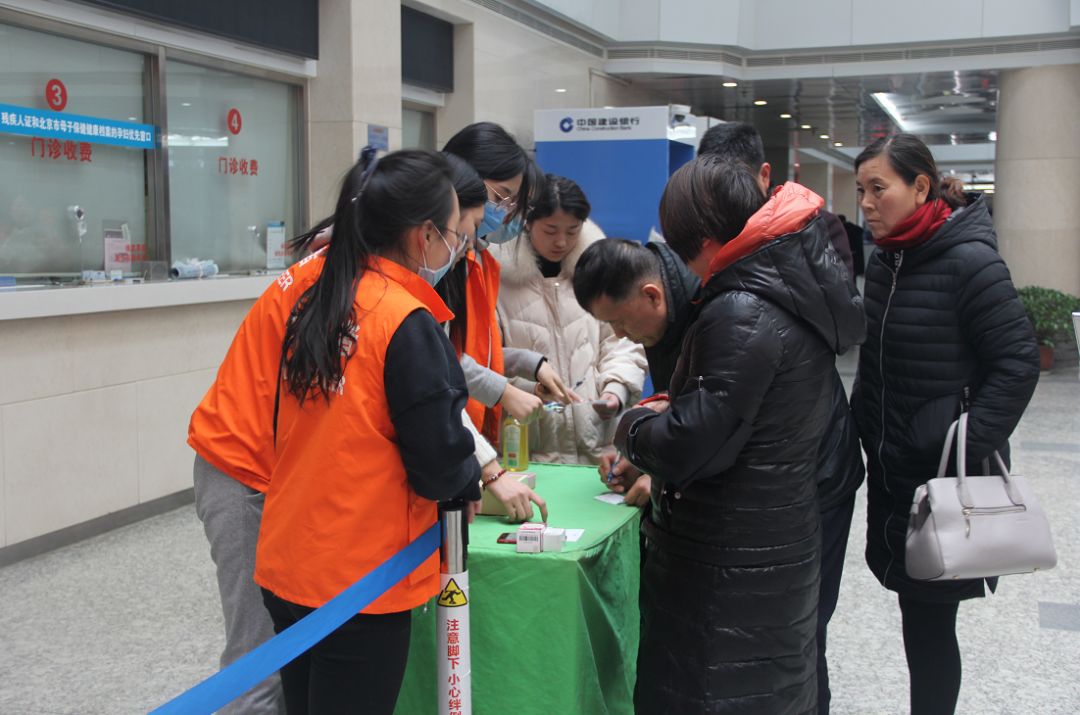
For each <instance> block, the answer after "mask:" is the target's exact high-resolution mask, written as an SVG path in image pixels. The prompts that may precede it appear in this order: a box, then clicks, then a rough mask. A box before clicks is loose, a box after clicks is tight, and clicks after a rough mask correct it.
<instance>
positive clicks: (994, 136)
mask: <svg viewBox="0 0 1080 715" xmlns="http://www.w3.org/2000/svg"><path fill="white" fill-rule="evenodd" d="M986 138H987V139H989V140H990V141H992V142H996V141H997V132H990V133H989V134H987V135H986Z"/></svg>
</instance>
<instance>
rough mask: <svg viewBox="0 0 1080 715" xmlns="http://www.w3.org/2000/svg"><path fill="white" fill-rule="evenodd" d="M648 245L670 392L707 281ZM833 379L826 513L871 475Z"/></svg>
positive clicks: (658, 382) (661, 247)
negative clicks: (662, 313) (662, 314)
mask: <svg viewBox="0 0 1080 715" xmlns="http://www.w3.org/2000/svg"><path fill="white" fill-rule="evenodd" d="M822 215H823V216H824V219H825V222H826V226H827V227H828V228H829V242H830V243H831V244H832V245H833V248H835V247H836V242H835V240H834V236H833V235H832V234H833V233H834V231H833V230H832V227H831V226H830V223H831V219H834V218H835V217H833V216H832V214H827V213H825V212H822ZM835 220H836V221H839V219H835ZM645 247H646V248H648V249H649V250H650V251H652V252H653V253H654V254H656V257H657V258H658V259H659V261H660V277H661V280H663V282H664V292H665V294H666V296H667V305H668V327H667V330H666V331H665V332H664V336H663V337H662V338H661V339H660V341H659V342H658V343H657V344H656V345H653V346H652V347H647V348H645V357H646V358H647V359H648V361H649V375H650V377H651V378H652V384H653V389H655V390H656V391H657V392H665V391H667V390H668V387H669V385H670V383H671V374H672V372H674V370H675V363H676V362H677V361H678V359H679V355H680V353H682V344H683V339H684V338H685V337H686V330H687V328H689V327H690V325H691V324H692V322H693V320H694V318H695V317H696V315H697V305H696V304H694V303H693V302H692V301H693V299H694V297H695V296H696V294H697V291H698V290H699V288H700V287H701V281H699V280H698V278H697V276H695V275H694V274H693V272H692V271H691V270H690V269H689V268H688V267H687V265H686V263H685V262H684V261H683V260H682V259H681V258H679V257H678V256H677V255H676V254H675V252H674V251H673V250H671V247H670V246H668V245H667V244H666V243H664V242H662V241H650V242H649V243H647V244H645ZM840 259H841V261H843V260H844V257H843V256H842V255H841V256H840ZM845 268H846V262H845ZM828 379H829V381H830V382H831V384H832V407H831V412H830V418H829V427H828V428H827V429H826V430H825V437H824V439H823V441H822V443H821V446H820V448H819V451H818V460H819V461H818V476H817V481H818V506H819V507H820V508H821V511H822V513H824V512H827V511H829V510H831V509H834V508H836V507H838V506H840V504H842V503H844V502H845V501H846V500H848V499H850V498H852V496H853V495H854V494H855V492H857V491H858V490H859V487H860V486H861V485H862V481H863V476H864V475H865V474H866V469H865V467H864V466H863V459H862V450H861V449H860V448H859V435H858V432H857V431H856V429H855V420H854V419H853V418H852V415H851V409H850V408H849V407H848V397H847V393H846V392H845V391H844V384H843V382H842V381H841V379H840V374H839V373H838V372H837V371H836V370H835V369H834V370H833V371H832V374H831V375H830V376H829V378H828Z"/></svg>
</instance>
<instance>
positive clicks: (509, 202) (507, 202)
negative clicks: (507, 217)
mask: <svg viewBox="0 0 1080 715" xmlns="http://www.w3.org/2000/svg"><path fill="white" fill-rule="evenodd" d="M487 187H488V190H489V191H491V193H493V194H495V198H496V199H498V201H493V202H492V203H493V204H495V206H496V207H498V208H500V209H506V210H507V211H513V210H514V208H515V207H516V206H517V199H515V198H514V197H513V196H503V195H502V194H500V193H499V191H498V189H496V188H495V187H494V186H492V185H491V184H488V185H487Z"/></svg>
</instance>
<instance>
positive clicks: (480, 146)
mask: <svg viewBox="0 0 1080 715" xmlns="http://www.w3.org/2000/svg"><path fill="white" fill-rule="evenodd" d="M443 151H444V152H447V153H450V154H456V155H457V156H460V157H461V158H462V159H464V160H465V161H467V162H469V164H470V165H472V167H473V168H474V169H476V173H478V174H479V175H480V178H482V179H484V180H486V181H506V180H507V179H512V178H514V177H515V176H517V175H518V174H521V189H520V191H518V199H517V206H516V207H515V208H514V211H513V212H512V214H511V216H521V217H522V218H524V217H525V212H526V211H527V210H528V208H527V207H528V204H529V201H530V200H531V199H532V192H533V191H534V189H533V188H532V182H531V181H530V178H531V177H530V172H529V164H530V163H531V161H532V160H531V159H529V155H528V154H526V153H525V150H524V149H522V148H521V146H520V145H519V144H518V143H517V142H516V141H515V140H514V137H513V136H511V134H510V133H509V132H508V131H506V130H505V129H503V128H502V127H500V126H499V125H498V124H495V123H494V122H477V123H475V124H470V125H469V126H467V127H465V128H464V129H462V130H461V131H459V132H458V133H457V134H455V135H454V136H452V137H450V141H448V142H446V146H444V147H443Z"/></svg>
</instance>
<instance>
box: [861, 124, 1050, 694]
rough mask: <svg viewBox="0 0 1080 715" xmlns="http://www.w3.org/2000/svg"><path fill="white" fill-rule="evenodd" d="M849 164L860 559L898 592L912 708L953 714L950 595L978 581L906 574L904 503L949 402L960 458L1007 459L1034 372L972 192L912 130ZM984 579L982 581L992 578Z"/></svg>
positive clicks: (1031, 350) (1023, 325)
mask: <svg viewBox="0 0 1080 715" xmlns="http://www.w3.org/2000/svg"><path fill="white" fill-rule="evenodd" d="M855 172H856V186H857V191H858V196H859V204H860V207H861V208H862V210H863V213H864V214H865V216H866V221H867V223H868V224H869V227H870V231H871V232H872V234H873V237H874V243H875V244H877V248H876V249H875V251H874V253H873V255H872V256H871V257H870V260H869V262H868V264H867V268H866V290H865V296H866V318H867V338H866V343H865V344H864V345H863V347H862V351H861V352H860V354H859V371H858V377H857V378H856V382H855V389H854V390H853V391H852V407H853V410H854V414H855V419H856V422H857V424H858V428H859V436H860V438H861V439H862V443H863V449H864V450H865V451H866V455H867V462H866V469H867V479H866V482H867V488H868V497H869V504H868V508H867V531H866V533H867V544H866V560H867V563H868V564H869V565H870V568H871V570H872V571H873V572H874V575H875V576H877V578H878V580H879V581H881V583H882V585H883V586H885V588H888V589H890V590H892V591H895V592H896V593H897V594H898V596H899V601H900V615H901V618H902V621H903V636H904V650H905V653H906V655H907V663H908V671H909V674H910V684H911V712H912V713H913V715H926V714H928V713H933V714H937V713H952V712H953V710H954V709H955V707H956V701H957V697H958V695H959V692H960V650H959V646H958V644H957V639H956V614H957V610H958V606H959V602H960V601H962V600H965V599H969V598H977V597H980V596H982V595H983V594H984V586H983V583H984V582H983V579H977V580H963V581H948V582H945V581H916V580H914V579H912V578H910V577H909V576H908V575H907V572H906V570H905V563H904V544H905V537H906V530H907V525H908V512H909V511H910V509H911V502H912V498H913V495H914V493H915V490H916V488H917V487H919V486H920V485H921V484H924V483H925V482H926V480H927V478H928V477H930V476H932V475H934V474H935V473H936V468H937V464H938V460H939V459H940V456H941V452H942V448H943V447H944V442H945V432H946V430H947V429H948V427H949V425H950V424H951V423H952V422H953V421H954V420H956V419H957V417H958V416H959V415H960V413H961V412H967V413H968V415H969V418H968V425H969V428H968V429H969V433H968V442H967V452H968V454H967V463H968V465H979V464H981V463H982V461H983V460H984V459H986V458H987V457H989V456H990V453H991V452H993V451H994V450H997V451H999V452H1001V453H1002V454H1003V455H1005V456H1006V459H1007V450H1008V441H1007V440H1008V438H1009V435H1010V434H1011V433H1012V431H1013V429H1014V428H1015V427H1016V424H1017V423H1018V422H1019V421H1020V416H1021V415H1022V414H1023V412H1024V408H1025V407H1026V406H1027V403H1028V400H1030V399H1031V395H1032V392H1033V391H1034V389H1035V383H1036V382H1037V381H1038V379H1039V360H1038V349H1037V347H1036V344H1035V336H1034V333H1033V332H1032V328H1031V323H1030V321H1029V320H1028V319H1027V316H1026V315H1025V313H1024V309H1023V307H1022V306H1021V304H1020V301H1019V299H1018V298H1017V295H1016V290H1015V289H1014V287H1013V284H1012V280H1011V279H1010V277H1009V270H1008V268H1006V266H1005V263H1004V262H1003V261H1002V260H1001V256H1000V255H999V254H998V252H997V239H996V237H995V235H994V227H993V223H992V221H991V220H990V214H989V212H988V211H987V207H986V201H985V199H983V198H978V199H976V200H975V201H974V202H971V203H969V202H968V199H967V197H965V196H964V194H963V193H962V192H961V190H960V185H959V181H958V180H956V179H947V180H943V179H942V177H941V176H940V175H939V174H938V170H937V166H936V165H935V162H934V157H933V156H932V155H931V154H930V150H929V149H927V147H926V145H925V144H923V143H922V142H921V141H920V140H919V139H918V138H916V137H914V136H912V135H911V134H898V135H896V136H893V137H889V138H885V139H880V140H878V141H876V142H874V143H873V144H871V145H870V146H868V147H867V148H866V149H865V150H863V152H862V153H861V154H860V155H859V156H858V158H856V159H855ZM950 469H951V467H950ZM976 471H978V470H976ZM951 473H952V472H950V474H951ZM979 473H983V472H979ZM988 581H990V585H991V587H993V586H994V584H995V582H996V579H988ZM1003 645H1004V643H1003Z"/></svg>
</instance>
